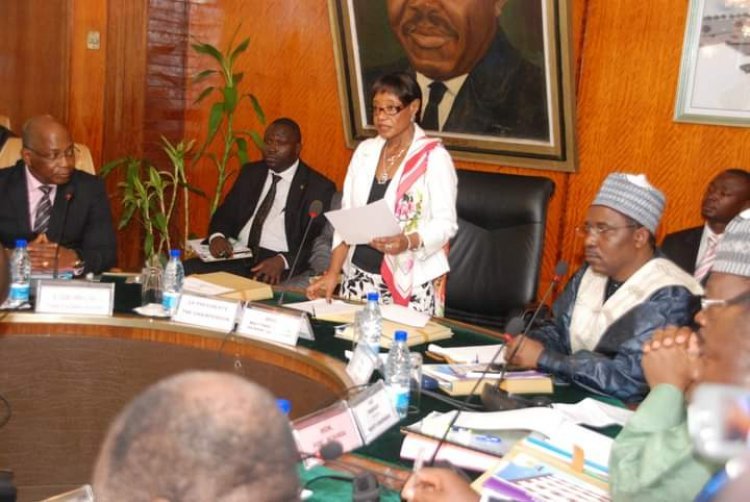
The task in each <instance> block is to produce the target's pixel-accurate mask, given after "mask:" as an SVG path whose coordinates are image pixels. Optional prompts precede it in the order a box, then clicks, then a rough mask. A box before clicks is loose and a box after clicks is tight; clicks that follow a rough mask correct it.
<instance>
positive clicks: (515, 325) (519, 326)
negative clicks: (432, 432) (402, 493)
mask: <svg viewBox="0 0 750 502" xmlns="http://www.w3.org/2000/svg"><path fill="white" fill-rule="evenodd" d="M521 330H523V320H522V319H521V318H520V317H514V318H512V319H511V320H510V321H508V325H507V326H505V332H506V333H507V334H508V335H511V336H515V335H517V334H518V333H520V332H521ZM504 349H505V345H503V346H501V347H500V348H498V349H497V350H496V351H495V354H494V355H493V356H492V359H491V360H490V362H489V363H487V366H486V367H485V368H484V370H483V371H482V374H481V375H479V378H478V379H477V381H476V383H475V384H474V387H472V388H471V392H469V394H468V395H467V396H466V399H464V404H466V403H468V402H469V400H470V399H471V398H472V396H474V393H475V392H476V391H477V389H478V388H479V385H480V384H481V383H482V382H483V381H484V379H485V377H486V376H487V373H489V371H490V368H491V367H492V365H493V364H494V363H495V360H496V359H497V358H498V357H500V354H502V352H503V350H504ZM462 411H463V410H461V409H458V410H456V414H455V415H453V418H452V419H451V421H450V423H449V424H448V427H446V428H445V432H444V433H443V436H442V437H441V438H440V441H439V442H438V444H437V447H435V451H433V452H432V456H431V457H430V460H429V462H427V465H434V463H435V458H437V455H438V453H439V452H440V448H442V447H443V444H445V441H446V439H447V438H448V434H449V433H450V431H451V429H452V428H453V425H454V424H455V423H456V420H458V417H459V415H460V414H461V412H462Z"/></svg>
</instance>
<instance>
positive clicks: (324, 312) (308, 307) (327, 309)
mask: <svg viewBox="0 0 750 502" xmlns="http://www.w3.org/2000/svg"><path fill="white" fill-rule="evenodd" d="M284 306H285V307H289V308H290V309H296V310H301V311H303V312H307V313H308V314H310V315H311V316H313V317H316V318H321V319H325V318H326V317H330V316H339V315H343V314H349V313H352V315H353V314H354V312H356V311H358V310H360V309H361V308H362V305H360V304H353V303H346V302H344V301H341V300H331V303H328V301H327V300H326V299H325V298H318V299H317V300H310V301H306V302H297V303H287V304H286V305H284ZM352 319H353V317H352Z"/></svg>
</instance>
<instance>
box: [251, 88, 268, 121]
mask: <svg viewBox="0 0 750 502" xmlns="http://www.w3.org/2000/svg"><path fill="white" fill-rule="evenodd" d="M247 97H248V98H250V104H252V105H253V110H255V115H256V116H257V117H258V120H259V121H260V123H261V124H262V125H266V114H265V113H263V108H261V106H260V102H259V101H258V98H256V97H255V95H254V94H248V95H247Z"/></svg>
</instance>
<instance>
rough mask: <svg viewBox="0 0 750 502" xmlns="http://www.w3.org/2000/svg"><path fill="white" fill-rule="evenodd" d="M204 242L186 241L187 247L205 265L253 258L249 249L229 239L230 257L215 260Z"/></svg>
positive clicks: (196, 240) (198, 240)
mask: <svg viewBox="0 0 750 502" xmlns="http://www.w3.org/2000/svg"><path fill="white" fill-rule="evenodd" d="M204 240H205V239H190V240H189V241H188V246H190V248H191V249H192V250H193V251H194V252H195V254H196V255H198V258H200V259H201V261H202V262H205V263H210V262H214V261H226V260H239V259H242V258H251V257H252V256H253V253H252V251H250V248H248V247H247V246H245V245H244V244H242V243H240V242H239V241H237V240H235V239H229V242H230V243H231V244H232V256H230V257H229V258H215V257H214V256H213V255H212V254H211V251H209V249H208V244H203V241H204Z"/></svg>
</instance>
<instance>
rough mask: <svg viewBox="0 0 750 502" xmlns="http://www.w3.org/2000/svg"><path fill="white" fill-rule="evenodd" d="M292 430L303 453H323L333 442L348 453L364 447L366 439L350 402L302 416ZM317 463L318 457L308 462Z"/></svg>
mask: <svg viewBox="0 0 750 502" xmlns="http://www.w3.org/2000/svg"><path fill="white" fill-rule="evenodd" d="M292 433H293V434H294V439H295V441H296V442H297V449H298V450H299V451H300V453H301V454H302V455H303V456H305V455H313V454H315V453H317V452H319V451H320V448H321V447H322V446H323V445H325V444H326V443H328V442H329V441H338V442H339V443H341V448H342V449H343V451H344V452H347V451H352V450H354V449H356V448H359V447H360V446H362V438H361V437H360V435H359V431H358V430H357V424H356V423H355V421H354V417H353V416H352V412H351V410H350V408H349V405H348V404H347V403H346V401H339V402H338V403H336V404H334V405H332V406H329V407H328V408H324V409H322V410H319V411H316V412H315V413H312V414H310V415H307V416H304V417H302V418H298V419H297V420H295V421H294V423H293V424H292ZM315 463H319V462H316V461H315V459H310V461H305V465H308V466H309V465H311V464H313V465H314V464H315Z"/></svg>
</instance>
